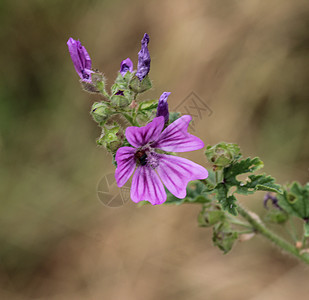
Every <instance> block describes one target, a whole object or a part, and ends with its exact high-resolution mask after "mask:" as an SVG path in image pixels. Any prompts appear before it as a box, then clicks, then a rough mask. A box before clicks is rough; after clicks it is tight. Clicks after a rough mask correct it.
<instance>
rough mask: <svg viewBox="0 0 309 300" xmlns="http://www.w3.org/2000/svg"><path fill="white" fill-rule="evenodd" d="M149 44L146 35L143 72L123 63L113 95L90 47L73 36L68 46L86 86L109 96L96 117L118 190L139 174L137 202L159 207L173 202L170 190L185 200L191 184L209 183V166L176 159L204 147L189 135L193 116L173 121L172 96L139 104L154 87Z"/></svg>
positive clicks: (135, 185)
mask: <svg viewBox="0 0 309 300" xmlns="http://www.w3.org/2000/svg"><path fill="white" fill-rule="evenodd" d="M148 44H149V36H148V34H147V33H145V35H144V37H143V39H142V41H141V49H140V51H139V53H138V64H137V70H136V71H134V68H133V62H132V61H131V59H130V58H126V59H125V60H123V61H122V62H121V64H120V69H119V75H118V76H117V78H116V80H115V83H114V85H113V86H112V88H111V93H108V92H107V91H106V90H105V80H104V76H103V74H102V73H100V72H99V71H97V70H93V69H92V67H91V66H92V63H91V59H90V56H89V54H88V52H87V50H86V49H85V47H84V46H82V44H81V43H80V41H78V40H77V41H76V40H74V39H73V38H70V39H69V40H68V42H67V45H68V47H69V52H70V55H71V58H72V61H73V64H74V67H75V70H76V72H77V74H78V75H79V77H80V79H81V83H82V86H83V88H84V89H85V90H87V91H88V92H95V93H99V94H101V95H102V96H104V100H102V101H101V102H96V103H94V104H93V106H92V109H91V115H92V116H93V119H94V120H95V121H96V122H97V123H98V124H99V126H100V127H101V128H102V134H101V136H100V138H99V139H98V141H97V142H98V144H99V145H102V146H104V147H105V148H106V149H107V150H108V151H110V152H111V153H112V154H113V156H114V159H115V164H116V166H117V168H116V172H115V178H116V181H117V184H118V186H119V187H122V186H123V185H124V184H125V183H126V182H127V181H128V180H129V178H130V177H131V176H132V174H133V173H134V175H133V179H132V186H131V199H132V200H133V201H134V202H139V201H144V200H145V201H149V202H150V203H151V204H153V205H156V204H162V203H164V202H165V201H166V199H167V194H166V190H165V188H164V186H165V187H166V188H167V190H168V191H169V193H171V194H173V195H174V196H175V197H177V198H180V199H182V198H185V197H186V187H187V184H188V182H189V181H192V180H198V179H205V178H207V176H208V172H207V170H206V169H205V168H204V167H202V166H200V165H198V164H196V163H194V162H192V161H190V160H188V159H185V158H182V157H177V156H176V155H174V153H175V152H187V151H194V150H198V149H201V148H203V147H204V143H203V142H202V141H201V140H200V139H199V138H198V137H195V136H193V135H191V134H190V133H188V131H187V130H188V125H189V123H190V121H191V117H190V116H189V115H185V116H182V117H179V118H178V119H176V120H175V121H174V122H172V123H171V122H170V121H169V109H168V103H167V100H168V97H169V95H170V94H171V93H170V92H163V93H162V95H161V96H160V98H159V99H158V100H150V101H138V100H137V95H138V94H141V93H143V92H145V91H146V90H148V89H150V88H151V81H150V79H149V77H148V73H149V71H150V62H151V58H150V54H149V49H148ZM115 114H120V115H122V116H123V117H124V118H125V119H126V120H127V121H128V122H129V124H130V125H132V126H129V127H127V125H125V126H121V125H120V124H118V123H117V122H115V120H113V116H114V115H115ZM134 171H135V172H134Z"/></svg>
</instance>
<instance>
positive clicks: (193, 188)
mask: <svg viewBox="0 0 309 300" xmlns="http://www.w3.org/2000/svg"><path fill="white" fill-rule="evenodd" d="M166 193H167V200H166V201H165V204H176V205H180V204H183V203H188V202H189V203H208V202H210V201H211V200H210V199H209V195H210V194H211V193H212V192H211V191H209V190H208V189H207V188H206V186H205V185H204V184H203V183H202V182H200V181H198V180H196V181H191V182H190V183H189V184H188V186H187V195H186V197H185V198H183V199H179V198H177V197H175V196H174V195H173V194H171V193H170V192H169V191H168V190H166Z"/></svg>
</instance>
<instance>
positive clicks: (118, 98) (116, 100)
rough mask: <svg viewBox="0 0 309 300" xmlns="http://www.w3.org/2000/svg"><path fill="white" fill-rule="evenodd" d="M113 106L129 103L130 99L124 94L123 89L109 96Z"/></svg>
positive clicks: (123, 105) (122, 105)
mask: <svg viewBox="0 0 309 300" xmlns="http://www.w3.org/2000/svg"><path fill="white" fill-rule="evenodd" d="M111 102H112V105H113V106H118V107H125V106H128V105H129V104H130V101H129V100H128V99H127V98H126V97H125V96H124V93H123V91H118V92H117V94H116V95H113V96H112V97H111Z"/></svg>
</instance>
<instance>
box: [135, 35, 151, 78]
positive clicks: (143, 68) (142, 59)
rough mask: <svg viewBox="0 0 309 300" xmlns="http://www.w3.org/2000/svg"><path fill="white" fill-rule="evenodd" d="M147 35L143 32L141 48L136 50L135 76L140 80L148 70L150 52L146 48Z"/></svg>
mask: <svg viewBox="0 0 309 300" xmlns="http://www.w3.org/2000/svg"><path fill="white" fill-rule="evenodd" d="M148 43H149V35H148V34H147V33H145V34H144V37H143V39H142V46H141V50H140V51H139V52H138V63H137V72H136V74H135V76H136V77H137V78H138V79H139V81H142V80H143V79H144V78H145V77H146V75H147V74H148V73H149V70H150V54H149V50H148Z"/></svg>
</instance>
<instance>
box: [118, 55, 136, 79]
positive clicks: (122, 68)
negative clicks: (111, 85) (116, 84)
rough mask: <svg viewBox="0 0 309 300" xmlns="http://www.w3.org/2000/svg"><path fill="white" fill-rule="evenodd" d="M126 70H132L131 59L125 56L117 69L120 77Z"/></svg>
mask: <svg viewBox="0 0 309 300" xmlns="http://www.w3.org/2000/svg"><path fill="white" fill-rule="evenodd" d="M128 71H129V72H132V71H133V62H132V61H131V59H130V58H127V59H125V60H123V61H122V62H121V65H120V70H119V72H120V74H121V75H122V77H123V76H124V75H126V73H127V72H128Z"/></svg>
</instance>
